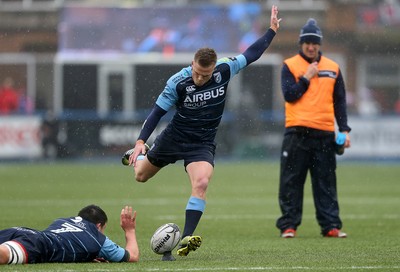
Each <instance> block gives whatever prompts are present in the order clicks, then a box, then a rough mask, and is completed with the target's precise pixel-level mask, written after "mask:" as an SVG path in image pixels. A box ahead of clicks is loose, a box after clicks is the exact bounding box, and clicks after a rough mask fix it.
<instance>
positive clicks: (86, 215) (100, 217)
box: [78, 204, 108, 226]
mask: <svg viewBox="0 0 400 272" xmlns="http://www.w3.org/2000/svg"><path fill="white" fill-rule="evenodd" d="M78 216H80V217H82V218H83V219H85V220H87V221H89V222H92V223H93V224H98V223H100V225H101V226H104V225H105V224H106V223H107V220H108V218H107V215H106V213H105V212H104V211H103V210H102V209H101V208H100V207H99V206H96V205H93V204H92V205H89V206H86V207H85V208H83V209H82V210H80V211H79V213H78Z"/></svg>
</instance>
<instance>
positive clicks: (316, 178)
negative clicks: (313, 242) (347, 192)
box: [276, 18, 351, 238]
mask: <svg viewBox="0 0 400 272" xmlns="http://www.w3.org/2000/svg"><path fill="white" fill-rule="evenodd" d="M321 42H322V32H321V30H320V28H319V27H318V26H317V22H316V21H315V20H314V19H312V18H311V19H309V20H308V21H307V23H306V24H305V25H304V26H303V28H302V29H301V31H300V37H299V43H300V51H299V53H298V54H297V55H295V56H293V57H291V58H289V59H286V60H285V61H284V64H283V67H282V75H281V76H282V78H281V82H282V91H283V96H284V99H285V134H284V138H283V143H282V153H281V170H280V186H279V205H280V208H281V212H282V216H281V217H280V218H279V219H278V220H277V222H276V226H277V227H278V228H279V229H280V231H281V237H283V238H293V237H295V236H296V230H297V227H298V226H299V225H300V224H301V219H302V209H303V197H304V184H305V181H306V177H307V173H308V171H310V174H311V183H312V191H313V197H314V205H315V208H316V218H317V221H318V223H319V225H320V227H321V234H322V235H323V236H324V237H338V238H344V237H346V236H347V235H346V233H344V232H342V231H341V228H342V221H341V220H340V217H339V204H338V199H337V188H336V153H338V154H339V152H338V149H337V147H338V146H342V147H345V148H347V147H350V136H349V132H350V130H351V129H350V127H349V126H348V125H347V110H346V91H345V86H344V81H343V76H342V73H341V71H340V68H339V65H338V64H337V63H335V62H334V61H332V60H330V59H328V58H327V57H325V56H323V55H322V53H321V51H320V46H321ZM335 119H336V123H337V126H338V129H339V132H338V133H337V135H336V136H335Z"/></svg>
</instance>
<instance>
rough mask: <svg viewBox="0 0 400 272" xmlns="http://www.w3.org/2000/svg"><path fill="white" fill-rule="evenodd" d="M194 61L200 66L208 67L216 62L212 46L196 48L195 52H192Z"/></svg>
mask: <svg viewBox="0 0 400 272" xmlns="http://www.w3.org/2000/svg"><path fill="white" fill-rule="evenodd" d="M194 61H195V62H197V63H198V64H199V65H200V66H202V67H209V66H210V65H212V64H215V63H217V53H216V52H215V50H214V49H212V48H208V47H204V48H200V49H199V50H197V52H196V54H194Z"/></svg>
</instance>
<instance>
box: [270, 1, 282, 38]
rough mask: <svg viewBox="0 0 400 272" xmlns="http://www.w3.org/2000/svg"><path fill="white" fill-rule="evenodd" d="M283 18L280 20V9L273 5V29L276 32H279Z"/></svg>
mask: <svg viewBox="0 0 400 272" xmlns="http://www.w3.org/2000/svg"><path fill="white" fill-rule="evenodd" d="M281 20H282V18H280V19H278V7H277V6H275V5H272V9H271V29H272V30H273V31H275V32H277V31H278V28H279V23H280V22H281Z"/></svg>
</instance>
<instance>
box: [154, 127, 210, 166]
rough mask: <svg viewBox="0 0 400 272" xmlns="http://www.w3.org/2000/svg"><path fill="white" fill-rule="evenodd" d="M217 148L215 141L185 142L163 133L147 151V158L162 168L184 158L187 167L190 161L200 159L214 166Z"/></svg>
mask: <svg viewBox="0 0 400 272" xmlns="http://www.w3.org/2000/svg"><path fill="white" fill-rule="evenodd" d="M163 135H164V137H163ZM215 149H216V145H215V143H214V142H206V143H183V142H177V141H174V140H173V139H170V137H165V134H161V135H159V136H158V137H157V138H156V140H155V141H154V144H153V145H152V146H151V148H150V150H149V151H148V152H147V159H148V160H149V161H150V162H151V163H152V164H153V165H154V166H157V167H160V168H162V167H164V166H166V165H168V164H171V163H175V162H176V161H178V160H183V162H184V166H185V168H186V166H187V165H188V164H189V163H192V162H200V161H206V162H208V163H210V164H211V165H212V166H214V156H215Z"/></svg>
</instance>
